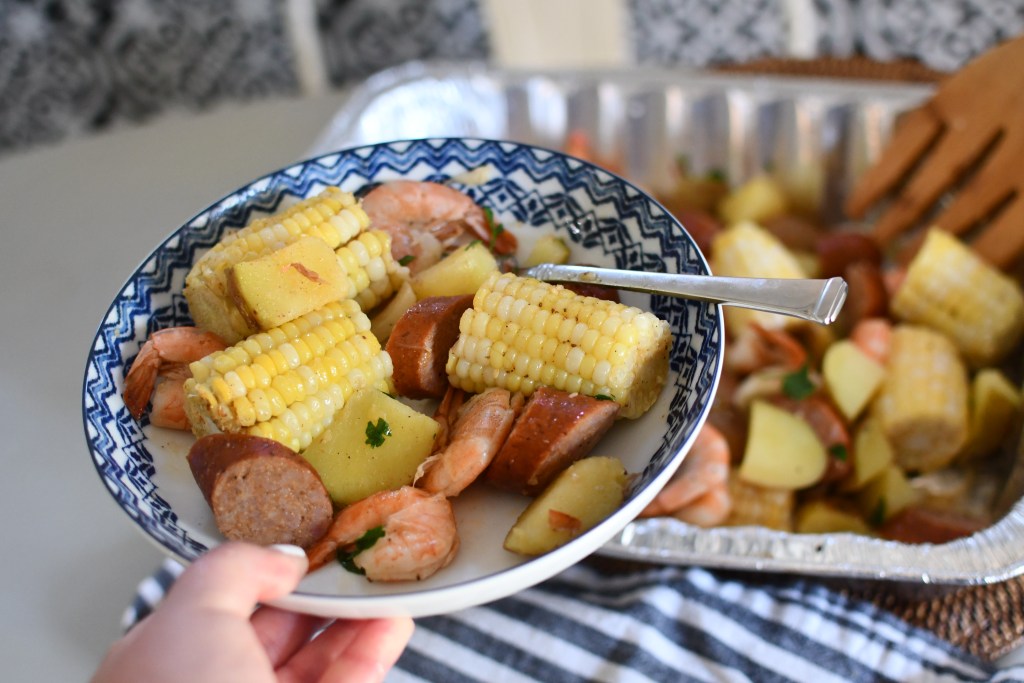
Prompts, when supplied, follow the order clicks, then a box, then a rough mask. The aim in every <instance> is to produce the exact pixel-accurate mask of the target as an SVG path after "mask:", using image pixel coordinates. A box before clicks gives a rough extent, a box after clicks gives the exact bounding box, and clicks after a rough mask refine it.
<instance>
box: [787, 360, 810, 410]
mask: <svg viewBox="0 0 1024 683" xmlns="http://www.w3.org/2000/svg"><path fill="white" fill-rule="evenodd" d="M814 391H815V387H814V382H812V381H811V377H810V375H809V374H808V372H807V366H806V365H805V366H803V367H802V368H800V369H799V370H794V371H793V372H790V373H789V374H787V375H786V376H785V377H783V378H782V393H784V394H785V395H786V396H788V397H790V398H792V399H795V400H797V401H800V400H802V399H805V398H807V397H808V396H810V395H811V394H813V393H814Z"/></svg>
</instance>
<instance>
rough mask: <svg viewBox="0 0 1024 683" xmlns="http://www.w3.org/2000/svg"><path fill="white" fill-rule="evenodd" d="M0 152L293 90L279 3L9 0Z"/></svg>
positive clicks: (0, 43)
mask: <svg viewBox="0 0 1024 683" xmlns="http://www.w3.org/2000/svg"><path fill="white" fill-rule="evenodd" d="M4 5H5V7H4V9H5V11H4V12H2V13H0V93H2V97H0V153H3V152H9V151H13V150H18V149H24V148H27V147H30V146H32V145H36V144H41V143H52V142H55V141H57V140H60V139H62V138H64V137H67V136H69V135H73V134H79V133H84V132H92V131H97V130H100V129H105V128H108V127H111V126H115V125H119V124H122V123H125V122H139V121H143V120H145V119H147V118H149V117H151V116H153V115H155V114H157V113H160V112H162V111H165V110H168V109H173V108H185V109H194V110H200V109H204V108H207V107H209V106H211V105H214V104H216V103H219V102H224V101H228V100H249V99H253V98H259V97H266V96H269V95H290V94H294V93H296V92H297V81H296V77H295V69H294V67H293V55H292V50H291V47H290V46H289V44H288V40H287V35H286V31H285V28H284V22H283V20H282V9H281V6H280V4H279V2H277V0H237V1H228V2H226V1H224V0H187V1H173V2H169V1H161V0H88V1H87V0H77V1H76V0H66V1H61V0H50V1H45V2H44V1H41V0H35V1H33V0H5V2H4Z"/></svg>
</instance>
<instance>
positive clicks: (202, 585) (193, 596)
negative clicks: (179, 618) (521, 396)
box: [165, 542, 309, 619]
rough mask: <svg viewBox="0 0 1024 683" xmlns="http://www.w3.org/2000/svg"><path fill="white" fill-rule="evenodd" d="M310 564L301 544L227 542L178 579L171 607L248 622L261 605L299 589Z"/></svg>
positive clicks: (168, 595) (168, 600)
mask: <svg viewBox="0 0 1024 683" xmlns="http://www.w3.org/2000/svg"><path fill="white" fill-rule="evenodd" d="M308 566H309V563H308V561H307V559H306V554H305V552H304V551H303V550H302V548H299V547H298V546H292V545H280V546H271V547H268V548H263V547H260V546H256V545H252V544H248V543H238V542H230V543H225V544H224V545H221V546H219V547H217V548H215V549H213V550H211V551H210V552H208V553H206V554H205V555H203V556H202V557H200V558H199V559H198V560H196V561H195V562H194V563H192V565H191V566H189V567H188V568H187V569H186V570H185V571H184V572H183V573H182V575H181V576H180V577H178V580H177V581H175V583H174V586H173V588H171V591H170V592H169V593H168V594H167V598H166V600H165V603H166V604H167V606H168V607H175V608H182V607H185V608H191V609H210V610H214V611H219V612H227V613H230V614H233V615H236V616H239V617H243V618H246V619H248V618H249V616H250V615H251V614H252V611H253V609H255V607H256V605H257V604H258V603H260V602H266V601H268V600H274V599H275V598H280V597H282V596H284V595H287V594H288V593H290V592H291V591H292V590H294V589H295V587H296V586H297V585H298V584H299V581H300V580H301V579H302V577H303V576H304V575H305V573H306V569H307V568H308Z"/></svg>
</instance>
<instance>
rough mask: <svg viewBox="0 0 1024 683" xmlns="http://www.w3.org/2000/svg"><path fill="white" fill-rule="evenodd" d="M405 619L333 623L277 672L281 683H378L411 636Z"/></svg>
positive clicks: (410, 620)
mask: <svg viewBox="0 0 1024 683" xmlns="http://www.w3.org/2000/svg"><path fill="white" fill-rule="evenodd" d="M412 632H413V622H412V619H409V618H404V617H402V618H393V619H372V620H367V621H336V622H334V623H333V624H331V626H329V627H328V628H327V630H325V631H324V632H323V633H321V634H320V635H319V636H317V637H316V638H315V639H313V641H312V642H310V643H309V644H308V645H307V646H306V647H305V648H303V649H302V650H300V651H299V652H298V653H297V654H296V655H295V656H294V657H292V659H291V660H290V661H289V662H288V663H287V664H286V665H285V666H284V667H282V668H281V669H279V670H278V672H277V673H278V677H279V680H280V681H282V683H286V682H287V683H299V682H300V681H322V682H323V683H334V682H335V681H365V682H373V681H382V680H384V677H385V675H387V672H388V671H389V670H390V669H391V668H392V667H393V666H394V665H395V662H397V661H398V658H399V656H400V655H401V654H402V650H404V649H405V646H406V645H407V644H408V643H409V638H410V637H411V636H412Z"/></svg>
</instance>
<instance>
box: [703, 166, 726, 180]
mask: <svg viewBox="0 0 1024 683" xmlns="http://www.w3.org/2000/svg"><path fill="white" fill-rule="evenodd" d="M707 179H708V180H711V181H713V182H716V183H727V182H729V176H727V175H726V174H725V171H723V170H722V169H720V168H713V169H711V170H710V171H708V174H707Z"/></svg>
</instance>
